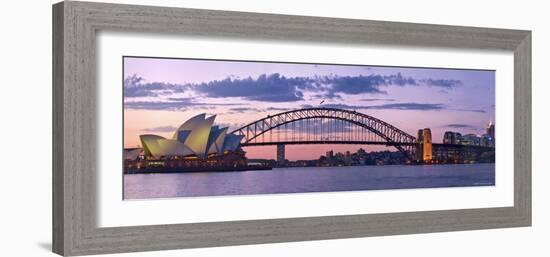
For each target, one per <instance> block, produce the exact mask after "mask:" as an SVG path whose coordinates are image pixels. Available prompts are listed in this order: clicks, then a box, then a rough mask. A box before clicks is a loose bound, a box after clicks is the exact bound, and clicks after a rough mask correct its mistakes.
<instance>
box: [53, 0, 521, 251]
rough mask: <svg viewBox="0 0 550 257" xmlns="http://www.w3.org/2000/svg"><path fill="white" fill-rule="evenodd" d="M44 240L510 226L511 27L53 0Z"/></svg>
mask: <svg viewBox="0 0 550 257" xmlns="http://www.w3.org/2000/svg"><path fill="white" fill-rule="evenodd" d="M53 19H54V20H53V60H54V65H53V67H54V70H53V91H54V94H53V97H54V99H53V100H54V101H53V102H54V106H53V127H54V139H53V145H54V151H53V152H54V156H53V188H54V192H53V250H54V252H56V253H58V254H61V255H86V254H99V253H115V252H130V251H148V250H162V249H179V248H194V247H210V246H226V245H239V244H258V243H271V242H288V241H301V240H321V239H335V238H349V237H366V236H379V235H394V234H410V233H427V232H440V231H456V230H470V229H488V228H503V227H517V226H530V224H531V164H530V163H531V95H530V93H531V41H530V37H531V36H530V35H531V34H530V32H529V31H520V30H506V29H490V28H472V27H457V26H441V25H428V24H410V23H396V22H382V21H368V20H349V19H335V18H321V17H301V16H288V15H274V14H257V13H241V12H227V11H211V10H197V9H182V8H167V7H149V6H134V5H118V4H105V3H89V2H88V3H84V2H73V1H69V2H61V3H59V4H56V5H54V6H53Z"/></svg>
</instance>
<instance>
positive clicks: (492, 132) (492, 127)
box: [485, 122, 495, 146]
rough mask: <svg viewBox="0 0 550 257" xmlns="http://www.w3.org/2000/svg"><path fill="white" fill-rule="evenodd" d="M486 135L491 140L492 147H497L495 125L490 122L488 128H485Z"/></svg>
mask: <svg viewBox="0 0 550 257" xmlns="http://www.w3.org/2000/svg"><path fill="white" fill-rule="evenodd" d="M485 134H487V135H488V136H489V138H490V140H491V144H492V146H494V145H495V124H493V123H492V122H489V125H488V126H487V128H485Z"/></svg>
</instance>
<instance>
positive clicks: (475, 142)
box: [460, 134, 481, 145]
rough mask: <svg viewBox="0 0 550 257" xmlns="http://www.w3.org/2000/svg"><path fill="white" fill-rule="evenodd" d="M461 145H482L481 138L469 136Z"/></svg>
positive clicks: (463, 138)
mask: <svg viewBox="0 0 550 257" xmlns="http://www.w3.org/2000/svg"><path fill="white" fill-rule="evenodd" d="M460 143H461V144H463V145H480V144H481V137H479V136H477V135H474V134H467V135H464V136H463V137H462V139H461V140H460Z"/></svg>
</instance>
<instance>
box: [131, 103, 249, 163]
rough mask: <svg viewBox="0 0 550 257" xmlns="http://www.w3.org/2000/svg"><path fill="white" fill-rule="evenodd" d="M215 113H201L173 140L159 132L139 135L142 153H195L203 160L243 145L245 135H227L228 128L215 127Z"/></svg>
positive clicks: (166, 154) (155, 156) (173, 154)
mask: <svg viewBox="0 0 550 257" xmlns="http://www.w3.org/2000/svg"><path fill="white" fill-rule="evenodd" d="M215 118H216V116H215V115H213V116H210V117H208V118H206V114H204V113H203V114H199V115H197V116H195V117H193V118H191V119H189V120H187V121H186V122H184V123H183V124H181V126H180V127H179V128H178V129H177V130H176V131H175V132H174V135H173V136H172V138H171V139H166V138H164V137H161V136H157V135H140V139H141V145H142V146H143V152H144V154H145V155H146V156H151V157H154V158H157V159H159V158H161V157H163V156H164V157H171V156H196V157H198V158H201V159H205V158H207V157H208V156H209V155H212V154H216V155H223V154H225V153H228V152H233V151H236V150H238V149H239V148H240V142H241V140H242V138H243V137H242V136H238V135H234V134H227V130H228V128H226V127H225V128H220V127H218V126H213V124H214V119H215Z"/></svg>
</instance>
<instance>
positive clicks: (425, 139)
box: [422, 128, 433, 161]
mask: <svg viewBox="0 0 550 257" xmlns="http://www.w3.org/2000/svg"><path fill="white" fill-rule="evenodd" d="M422 152H423V155H422V159H423V160H424V161H431V160H432V157H433V154H432V131H431V130H430V129H429V128H425V129H424V130H422Z"/></svg>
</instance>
